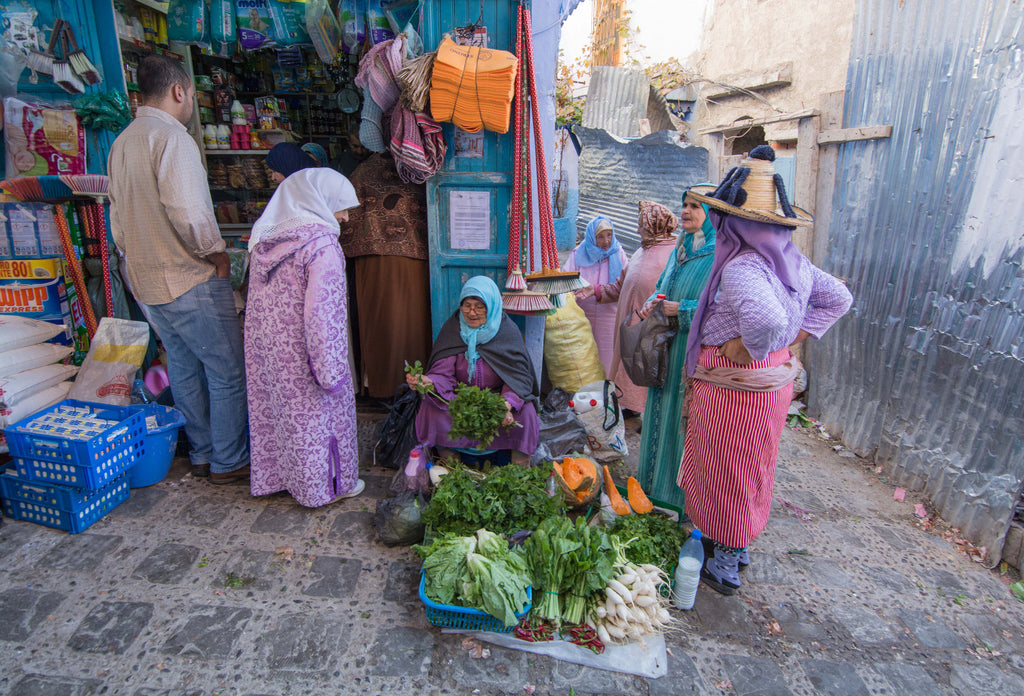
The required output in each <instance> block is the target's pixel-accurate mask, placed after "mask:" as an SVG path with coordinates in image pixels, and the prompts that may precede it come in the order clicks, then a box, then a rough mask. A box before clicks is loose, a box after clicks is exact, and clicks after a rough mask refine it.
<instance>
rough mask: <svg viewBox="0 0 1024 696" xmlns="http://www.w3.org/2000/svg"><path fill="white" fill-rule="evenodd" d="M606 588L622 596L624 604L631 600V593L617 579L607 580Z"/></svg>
mask: <svg viewBox="0 0 1024 696" xmlns="http://www.w3.org/2000/svg"><path fill="white" fill-rule="evenodd" d="M608 589H610V590H613V591H614V592H615V593H616V594H618V595H619V597H621V598H622V601H623V602H625V603H626V604H629V603H630V602H632V601H633V594H632V593H631V592H630V591H629V590H628V589H627V588H626V586H625V585H623V584H622V583H621V582H619V581H618V580H609V581H608Z"/></svg>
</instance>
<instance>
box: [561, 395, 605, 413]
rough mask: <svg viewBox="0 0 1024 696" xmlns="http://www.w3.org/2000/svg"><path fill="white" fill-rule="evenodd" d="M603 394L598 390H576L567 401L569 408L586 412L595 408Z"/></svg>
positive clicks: (578, 411)
mask: <svg viewBox="0 0 1024 696" xmlns="http://www.w3.org/2000/svg"><path fill="white" fill-rule="evenodd" d="M603 398H604V396H602V395H601V394H599V393H598V392H576V395H575V396H573V397H572V399H571V400H570V401H569V408H571V409H572V410H573V411H575V412H576V413H586V412H587V411H591V410H593V409H595V408H597V405H598V404H599V403H601V399H603Z"/></svg>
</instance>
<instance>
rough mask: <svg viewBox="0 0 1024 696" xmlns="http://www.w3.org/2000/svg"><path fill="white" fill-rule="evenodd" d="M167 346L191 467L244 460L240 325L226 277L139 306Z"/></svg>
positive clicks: (224, 467) (228, 465)
mask: <svg viewBox="0 0 1024 696" xmlns="http://www.w3.org/2000/svg"><path fill="white" fill-rule="evenodd" d="M145 308H146V314H147V316H148V317H149V322H150V324H152V325H153V328H154V329H156V332H157V334H159V336H160V342H161V343H163V345H164V348H165V349H166V351H167V376H168V378H169V379H170V382H171V393H172V394H173V395H174V406H175V408H177V409H179V410H180V411H181V412H182V414H183V415H184V416H185V433H186V434H187V435H188V439H189V441H190V442H191V443H192V452H191V454H190V458H191V460H192V465H193V466H199V465H201V464H209V465H210V471H212V472H214V473H218V474H222V473H227V472H230V471H235V470H236V469H241V468H242V467H243V466H245V465H246V464H248V463H249V425H248V407H247V402H246V398H245V356H244V353H243V350H242V330H241V325H240V324H239V321H238V315H237V314H236V313H235V299H234V296H233V294H232V292H231V281H230V280H227V279H225V278H211V279H210V280H208V281H206V282H205V283H201V284H200V285H197V286H196V287H194V288H192V289H191V290H189V291H188V292H186V293H185V294H184V295H182V296H181V297H179V298H178V299H176V300H174V301H172V302H168V303H167V304H162V305H145Z"/></svg>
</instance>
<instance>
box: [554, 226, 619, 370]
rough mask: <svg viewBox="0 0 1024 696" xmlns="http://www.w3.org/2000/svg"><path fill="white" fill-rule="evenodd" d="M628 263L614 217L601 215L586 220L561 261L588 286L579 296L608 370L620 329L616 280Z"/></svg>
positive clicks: (578, 291)
mask: <svg viewBox="0 0 1024 696" xmlns="http://www.w3.org/2000/svg"><path fill="white" fill-rule="evenodd" d="M628 263H629V258H628V257H627V256H626V252H625V250H624V249H623V248H622V245H620V244H619V240H618V239H616V238H615V228H614V226H613V225H612V221H611V220H609V219H608V218H606V217H605V216H604V215H598V216H597V217H595V218H594V219H593V220H591V221H590V223H589V224H587V232H586V234H585V235H584V236H583V241H582V242H580V243H579V245H578V246H577V247H576V248H575V249H573V250H572V253H570V254H569V258H567V259H566V260H565V263H564V264H563V265H562V270H563V271H579V272H580V275H581V276H582V277H583V279H584V280H585V281H587V282H588V283H590V285H589V286H588V287H585V288H583V289H582V290H577V291H576V293H575V295H576V300H577V301H578V302H579V305H580V308H581V309H582V310H583V313H584V314H586V315H587V319H588V320H589V321H590V330H591V333H593V334H594V340H595V341H596V342H597V352H598V354H599V355H600V356H601V365H602V366H603V367H604V371H605V374H608V373H609V372H610V371H611V367H612V358H613V357H614V355H615V348H614V340H615V334H616V333H617V332H618V325H617V324H616V323H615V311H616V309H617V307H618V299H619V292H618V288H617V287H616V286H615V281H617V280H618V279H619V274H620V273H621V272H622V269H624V268H625V267H626V265H627V264H628Z"/></svg>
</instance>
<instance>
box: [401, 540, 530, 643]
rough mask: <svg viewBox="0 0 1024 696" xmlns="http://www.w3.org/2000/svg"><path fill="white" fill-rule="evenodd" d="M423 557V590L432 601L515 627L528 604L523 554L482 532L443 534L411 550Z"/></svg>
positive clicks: (527, 573)
mask: <svg viewBox="0 0 1024 696" xmlns="http://www.w3.org/2000/svg"><path fill="white" fill-rule="evenodd" d="M413 549H414V550H415V551H416V553H418V554H419V555H420V557H422V558H423V578H424V591H425V593H426V595H427V597H428V598H430V599H431V600H433V601H434V602H439V603H441V604H447V605H450V606H461V607H468V608H471V609H480V610H482V611H485V612H487V613H488V614H490V615H491V616H494V617H495V618H497V619H499V620H500V621H501V622H502V623H503V624H504V625H505V626H514V625H515V624H516V623H518V621H519V618H518V617H517V616H516V614H517V613H520V612H522V611H523V609H525V607H526V604H527V601H528V599H527V594H526V590H527V587H528V586H529V585H530V576H529V571H528V569H527V565H526V559H525V558H524V557H523V554H522V553H520V552H518V551H515V550H511V549H509V547H508V544H507V543H506V542H505V540H504V539H503V538H502V537H501V536H499V535H497V534H494V533H493V532H490V531H488V530H486V529H478V530H477V531H476V533H475V534H474V535H472V536H456V535H454V534H445V535H441V536H438V537H436V538H435V539H434V541H433V542H432V543H431V544H430V545H419V546H414V547H413Z"/></svg>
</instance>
